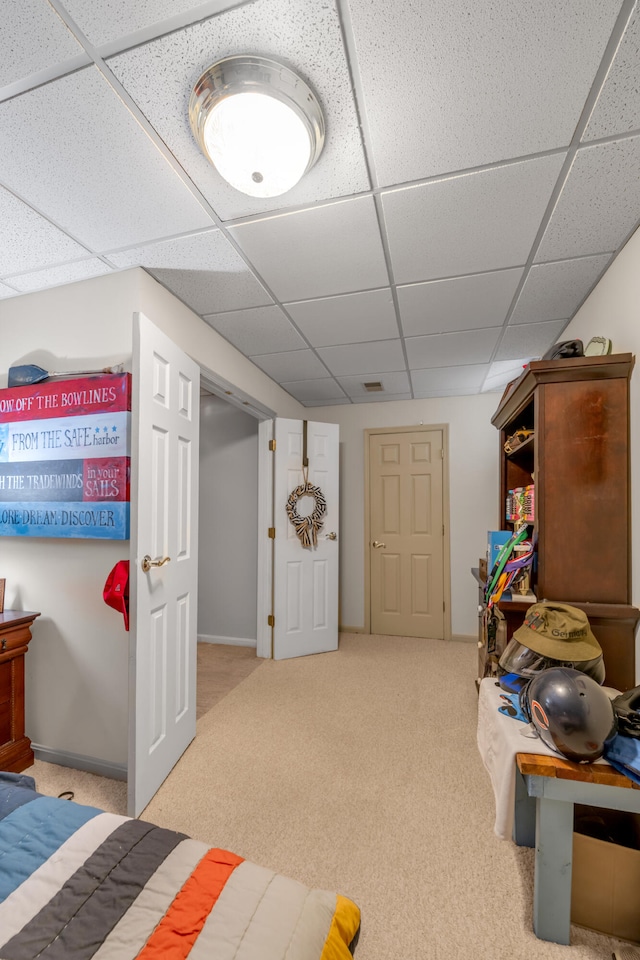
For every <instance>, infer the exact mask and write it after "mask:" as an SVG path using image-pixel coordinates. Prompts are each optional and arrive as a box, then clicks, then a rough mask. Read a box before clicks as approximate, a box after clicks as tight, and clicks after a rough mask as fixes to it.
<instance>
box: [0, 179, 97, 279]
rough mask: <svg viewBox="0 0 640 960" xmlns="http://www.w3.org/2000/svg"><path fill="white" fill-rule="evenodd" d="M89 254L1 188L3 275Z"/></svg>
mask: <svg viewBox="0 0 640 960" xmlns="http://www.w3.org/2000/svg"><path fill="white" fill-rule="evenodd" d="M86 254H87V251H86V249H85V248H84V247H82V246H80V244H79V243H76V241H75V240H72V239H71V237H68V236H67V235H66V233H63V232H62V230H58V228H57V227H54V225H53V224H52V223H49V221H48V220H45V218H44V217H41V216H40V214H39V213H36V212H35V210H32V209H31V207H29V206H28V205H27V204H26V203H23V202H22V200H19V199H18V198H17V197H14V195H13V194H12V193H9V191H8V190H3V189H2V187H0V276H6V275H7V274H10V273H21V272H23V271H25V270H33V269H34V268H36V267H44V266H48V265H49V264H52V263H60V261H62V260H72V259H75V258H77V257H82V256H86Z"/></svg>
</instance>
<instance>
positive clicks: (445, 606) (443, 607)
mask: <svg viewBox="0 0 640 960" xmlns="http://www.w3.org/2000/svg"><path fill="white" fill-rule="evenodd" d="M446 609H447V605H446V603H445V602H444V600H443V601H442V612H443V613H445V612H446Z"/></svg>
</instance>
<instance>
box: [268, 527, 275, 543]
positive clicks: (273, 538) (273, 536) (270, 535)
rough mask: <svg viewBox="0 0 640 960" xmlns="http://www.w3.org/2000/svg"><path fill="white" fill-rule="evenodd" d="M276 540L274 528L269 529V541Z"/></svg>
mask: <svg viewBox="0 0 640 960" xmlns="http://www.w3.org/2000/svg"><path fill="white" fill-rule="evenodd" d="M275 538H276V528H275V527H269V540H275Z"/></svg>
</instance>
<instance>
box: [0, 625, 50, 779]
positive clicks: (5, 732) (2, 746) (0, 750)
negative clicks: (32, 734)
mask: <svg viewBox="0 0 640 960" xmlns="http://www.w3.org/2000/svg"><path fill="white" fill-rule="evenodd" d="M39 616H40V614H39V613H33V612H30V611H28V610H5V612H4V613H0V770H8V771H10V772H11V773H19V772H20V771H21V770H26V768H27V767H30V766H31V764H32V763H33V750H32V749H31V740H29V738H28V737H27V736H25V732H24V657H25V654H26V652H27V647H28V645H29V641H30V640H31V624H32V623H33V621H34V620H35V618H36V617H39Z"/></svg>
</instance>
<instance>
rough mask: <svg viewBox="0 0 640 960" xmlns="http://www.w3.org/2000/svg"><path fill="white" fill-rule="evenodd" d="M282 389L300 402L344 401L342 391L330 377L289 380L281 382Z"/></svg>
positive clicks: (319, 403) (317, 403) (318, 403)
mask: <svg viewBox="0 0 640 960" xmlns="http://www.w3.org/2000/svg"><path fill="white" fill-rule="evenodd" d="M282 389H283V390H286V391H287V393H290V394H291V396H292V397H295V398H296V400H299V401H300V403H305V404H312V403H315V404H316V405H321V404H323V403H330V402H331V401H336V402H337V403H345V402H346V397H345V395H344V391H343V390H341V389H340V387H339V386H338V384H337V383H336V381H335V380H333V379H332V378H331V377H325V378H323V379H319V380H291V381H289V382H286V383H283V384H282Z"/></svg>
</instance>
